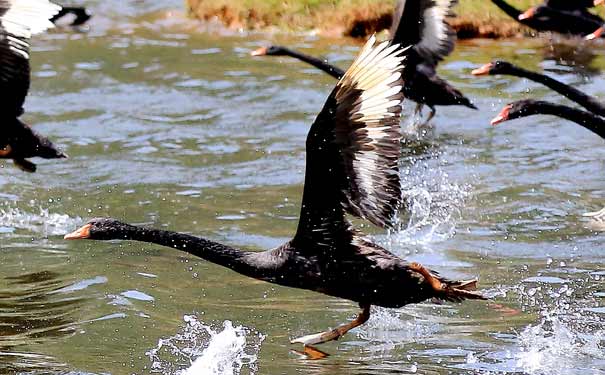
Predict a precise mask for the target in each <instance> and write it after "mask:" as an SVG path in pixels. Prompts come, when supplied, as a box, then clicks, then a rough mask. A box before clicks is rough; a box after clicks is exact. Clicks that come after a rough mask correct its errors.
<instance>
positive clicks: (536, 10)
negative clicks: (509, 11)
mask: <svg viewBox="0 0 605 375" xmlns="http://www.w3.org/2000/svg"><path fill="white" fill-rule="evenodd" d="M543 8H545V7H540V6H537V7H531V8H529V9H528V10H526V11H525V12H523V13H521V14H519V17H517V18H518V19H519V21H524V20H529V19H532V18H534V17H537V16H539V15H540V14H541V13H542V11H543Z"/></svg>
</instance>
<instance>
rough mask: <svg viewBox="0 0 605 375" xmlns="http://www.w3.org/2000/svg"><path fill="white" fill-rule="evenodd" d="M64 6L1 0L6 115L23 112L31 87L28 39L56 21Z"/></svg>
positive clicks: (0, 76) (1, 101)
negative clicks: (53, 18) (55, 17)
mask: <svg viewBox="0 0 605 375" xmlns="http://www.w3.org/2000/svg"><path fill="white" fill-rule="evenodd" d="M60 9H61V7H59V6H58V5H55V4H53V3H51V2H49V1H48V0H0V112H1V113H2V116H3V117H5V118H10V117H18V116H20V115H21V114H22V113H23V103H24V101H25V97H26V96H27V91H28V90H29V82H30V67H29V39H30V37H31V36H32V35H33V34H36V33H40V32H42V31H44V30H46V29H48V28H50V27H52V26H53V24H52V23H51V22H50V21H49V19H50V18H51V17H52V16H53V15H54V14H55V13H57V12H58V11H59V10H60Z"/></svg>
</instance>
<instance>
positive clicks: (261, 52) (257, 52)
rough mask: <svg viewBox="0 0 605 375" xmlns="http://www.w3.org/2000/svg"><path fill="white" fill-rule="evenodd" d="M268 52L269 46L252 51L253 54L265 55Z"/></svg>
mask: <svg viewBox="0 0 605 375" xmlns="http://www.w3.org/2000/svg"><path fill="white" fill-rule="evenodd" d="M266 54H267V47H261V48H259V49H257V50H254V51H252V52H250V55H252V56H265V55H266Z"/></svg>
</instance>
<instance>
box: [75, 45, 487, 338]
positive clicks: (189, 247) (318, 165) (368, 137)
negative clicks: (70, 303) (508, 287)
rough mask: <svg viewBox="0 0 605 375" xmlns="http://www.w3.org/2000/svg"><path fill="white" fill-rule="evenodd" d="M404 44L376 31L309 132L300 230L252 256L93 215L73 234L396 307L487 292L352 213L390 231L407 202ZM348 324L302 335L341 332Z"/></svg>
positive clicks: (335, 335)
mask: <svg viewBox="0 0 605 375" xmlns="http://www.w3.org/2000/svg"><path fill="white" fill-rule="evenodd" d="M402 61H403V56H402V50H401V49H400V48H399V47H398V46H396V45H389V43H388V42H384V43H381V44H379V45H375V39H374V37H372V38H371V39H370V40H369V41H368V43H367V44H366V45H365V47H364V48H363V49H362V50H361V52H360V55H359V56H358V57H357V59H356V60H355V61H354V62H353V64H352V65H351V67H350V68H349V69H348V70H347V71H346V72H345V74H344V75H343V76H342V78H341V79H340V80H339V82H338V84H337V85H336V87H335V89H334V90H333V91H332V93H331V94H330V96H329V97H328V99H327V101H326V103H325V105H324V107H323V109H322V111H321V112H320V114H319V115H318V116H317V118H316V120H315V122H314V123H313V125H312V126H311V129H310V131H309V135H308V137H307V144H306V145H307V166H306V172H305V187H304V191H303V198H302V204H301V214H300V220H299V224H298V228H297V231H296V234H295V235H294V237H293V239H292V240H290V241H289V242H287V243H285V244H284V245H282V246H280V247H278V248H276V249H273V250H268V251H265V252H260V253H253V252H247V251H241V250H237V249H232V248H230V247H228V246H225V245H221V244H218V243H215V242H212V241H208V240H206V239H203V238H198V237H193V236H189V235H185V234H180V233H174V232H166V231H161V230H156V229H147V228H140V227H134V226H130V225H128V224H123V223H120V222H117V221H115V220H113V219H94V220H92V221H90V222H89V223H88V224H87V225H85V226H84V227H82V228H81V229H79V230H78V231H76V232H74V233H72V234H69V235H67V236H66V238H67V239H78V238H89V239H101V240H107V239H131V240H138V241H146V242H153V243H157V244H160V245H164V246H169V247H172V248H175V249H179V250H183V251H187V252H189V253H191V254H194V255H196V256H199V257H202V258H204V259H206V260H209V261H211V262H214V263H217V264H220V265H222V266H225V267H228V268H230V269H233V270H235V271H237V272H239V273H242V274H244V275H247V276H250V277H254V278H257V279H260V280H265V281H268V282H272V283H276V284H280V285H284V286H289V287H295V288H303V289H309V290H313V291H316V292H320V293H324V294H327V295H331V296H335V297H340V298H345V299H349V300H352V301H356V302H358V303H360V305H361V306H363V308H364V313H363V319H359V320H357V321H356V322H357V323H356V324H357V325H358V324H363V322H365V320H367V316H368V315H369V306H370V305H379V306H385V307H399V306H403V305H405V304H408V303H415V302H420V301H423V300H426V299H428V298H432V297H437V298H442V299H445V300H452V301H460V300H462V299H466V298H471V299H482V298H483V297H482V296H481V295H480V294H479V293H477V292H474V291H472V290H471V289H473V288H474V286H475V282H474V281H461V282H453V281H449V280H446V279H443V278H440V277H438V276H436V275H435V274H432V273H431V272H430V271H429V270H427V269H425V268H424V267H422V266H420V265H418V264H414V263H408V262H406V261H404V260H403V259H401V258H399V257H397V256H396V255H394V254H392V253H390V252H389V251H387V250H386V249H383V248H382V247H380V246H378V245H376V244H374V243H371V242H369V241H367V240H365V239H364V238H362V235H361V233H359V232H358V231H356V230H355V229H354V228H353V227H352V225H351V223H350V222H349V221H348V219H347V214H351V215H354V216H357V217H360V218H364V219H367V220H368V221H370V222H372V223H374V224H376V225H378V226H380V227H384V228H388V227H390V226H391V223H392V220H393V216H394V214H395V212H396V210H397V208H398V206H399V203H400V201H401V188H400V181H399V178H400V177H399V170H398V157H399V148H400V140H401V135H400V133H399V132H400V125H399V120H400V114H401V100H402V87H401V86H402V84H403V81H402V78H401V77H402V70H403V65H402ZM350 328H352V326H350V325H349V326H346V327H345V328H343V327H340V328H339V330H337V331H330V332H328V333H323V334H320V335H312V336H309V337H304V338H301V339H300V340H297V342H302V343H304V344H312V343H321V342H325V341H328V340H332V339H335V338H338V337H340V336H341V335H342V334H344V333H346V331H347V330H348V329H350Z"/></svg>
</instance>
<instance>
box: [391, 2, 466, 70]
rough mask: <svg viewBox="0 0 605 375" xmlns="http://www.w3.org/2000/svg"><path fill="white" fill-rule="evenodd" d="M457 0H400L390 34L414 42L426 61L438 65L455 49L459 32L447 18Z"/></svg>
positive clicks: (406, 42)
mask: <svg viewBox="0 0 605 375" xmlns="http://www.w3.org/2000/svg"><path fill="white" fill-rule="evenodd" d="M457 3H458V0H399V1H398V2H397V7H396V8H395V12H394V14H393V24H392V26H391V38H392V40H393V43H397V44H400V45H402V46H404V47H407V46H413V49H414V51H415V52H416V53H417V54H418V55H420V57H421V58H422V59H423V61H424V62H425V63H429V64H432V65H437V63H438V62H439V61H441V60H443V59H444V58H445V57H446V56H448V55H449V54H450V53H452V51H453V50H454V46H455V43H456V33H455V31H454V30H453V29H452V27H451V26H450V24H449V23H448V22H447V17H450V16H453V10H452V9H453V7H454V6H455V5H456V4H457Z"/></svg>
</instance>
